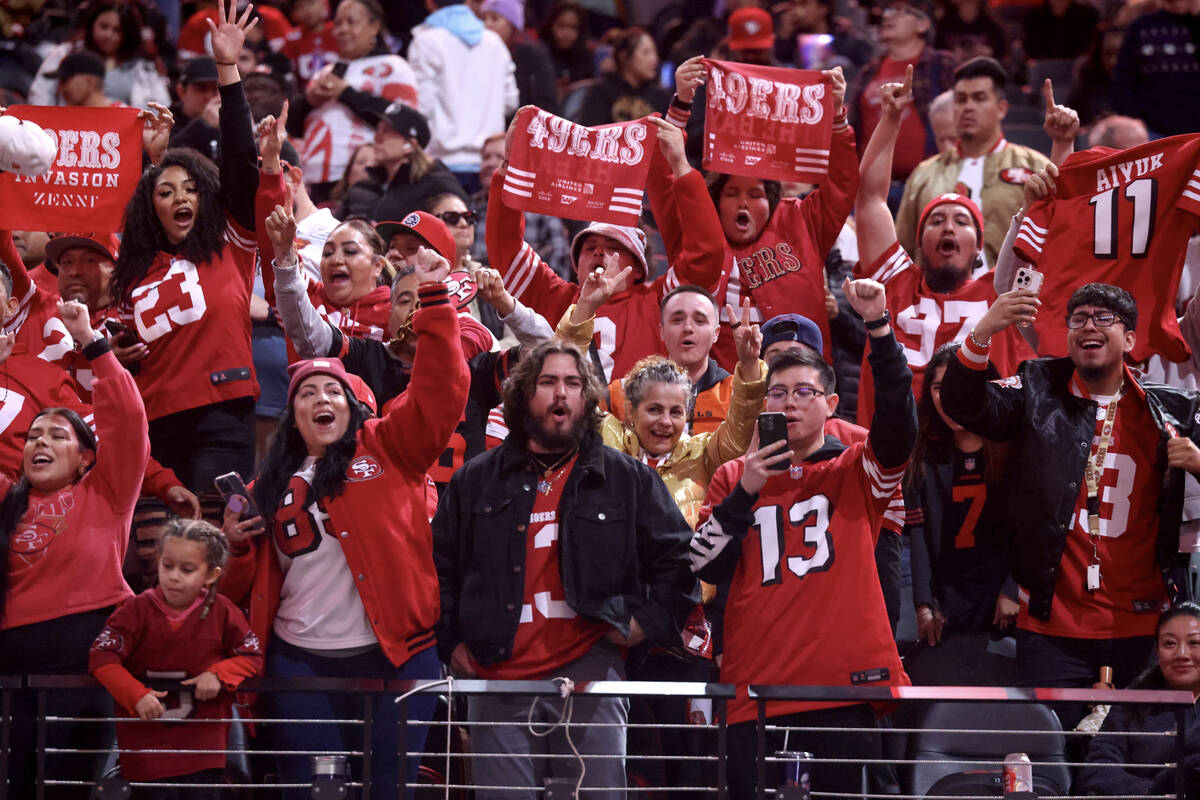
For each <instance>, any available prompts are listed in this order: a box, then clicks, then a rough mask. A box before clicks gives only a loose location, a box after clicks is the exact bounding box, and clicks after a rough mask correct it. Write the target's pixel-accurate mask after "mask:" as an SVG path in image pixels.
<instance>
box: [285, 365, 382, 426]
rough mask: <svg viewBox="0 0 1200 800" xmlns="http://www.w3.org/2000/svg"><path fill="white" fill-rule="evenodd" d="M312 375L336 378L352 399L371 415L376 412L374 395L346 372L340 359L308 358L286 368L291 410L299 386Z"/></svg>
mask: <svg viewBox="0 0 1200 800" xmlns="http://www.w3.org/2000/svg"><path fill="white" fill-rule="evenodd" d="M313 375H328V376H330V377H332V378H336V379H337V380H339V381H341V383H342V384H343V385H344V386H345V387H346V388H347V389H348V390H349V391H351V392H352V393H353V394H354V397H355V398H356V399H357V400H358V401H359V402H360V403H362V404H363V405H365V406H367V407H368V408H370V409H371V411H372V413H374V412H375V411H376V408H377V405H378V404H377V403H376V402H375V393H374V392H372V391H371V389H370V387H368V386H367V384H366V383H365V382H364V381H363V379H362V378H360V377H358V376H357V375H351V374H350V373H349V372H347V371H346V366H345V365H344V364H343V363H342V360H341V359H340V358H309V359H305V360H304V361H297V362H296V363H295V364H292V365H291V366H289V367H288V407H289V408H291V406H292V401H293V400H295V399H296V392H297V390H299V388H300V384H302V383H304V381H305V379H306V378H309V377H311V376H313Z"/></svg>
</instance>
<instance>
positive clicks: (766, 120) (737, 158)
mask: <svg viewBox="0 0 1200 800" xmlns="http://www.w3.org/2000/svg"><path fill="white" fill-rule="evenodd" d="M704 65H705V66H706V67H707V68H708V84H707V85H708V89H707V97H708V107H707V109H706V110H705V116H704V168H705V169H706V170H716V171H717V172H724V173H727V174H730V175H745V176H747V177H750V178H764V179H767V180H777V181H790V182H800V183H821V182H822V181H824V179H825V175H826V173H828V172H829V140H830V138H831V137H832V136H833V117H834V115H835V114H836V113H837V109H835V108H834V107H833V91H832V89H831V86H832V81H831V80H830V79H829V78H827V77H825V76H824V75H822V74H821V72H820V71H818V70H807V69H783V68H781V67H756V66H753V65H751V64H738V63H734V62H731V61H715V60H713V59H711V58H706V59H704Z"/></svg>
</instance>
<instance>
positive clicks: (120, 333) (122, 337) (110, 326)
mask: <svg viewBox="0 0 1200 800" xmlns="http://www.w3.org/2000/svg"><path fill="white" fill-rule="evenodd" d="M104 329H105V330H106V331H108V335H109V336H111V337H113V343H114V344H116V345H117V347H132V346H133V345H135V344H137V334H135V333H134V332H133V331H132V330H130V329H129V327H128V326H127V325H123V324H121V323H120V322H117V321H116V320H115V319H106V320H104Z"/></svg>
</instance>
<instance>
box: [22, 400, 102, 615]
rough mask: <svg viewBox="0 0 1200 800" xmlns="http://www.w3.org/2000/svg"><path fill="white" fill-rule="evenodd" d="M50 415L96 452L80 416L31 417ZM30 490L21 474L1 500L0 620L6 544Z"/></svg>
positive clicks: (61, 412) (64, 412)
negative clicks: (65, 423)
mask: <svg viewBox="0 0 1200 800" xmlns="http://www.w3.org/2000/svg"><path fill="white" fill-rule="evenodd" d="M52 414H53V415H57V416H60V417H62V418H63V419H65V420H66V421H67V423H68V424H70V426H71V428H72V429H73V430H74V431H75V438H76V440H78V442H79V449H80V450H90V451H91V452H93V453H94V452H96V434H94V433H93V432H92V429H91V428H90V427H88V424H87V423H86V422H84V421H83V418H82V417H80V416H79V415H78V414H76V413H75V412H74V411H72V410H71V409H69V408H60V407H58V406H52V407H50V408H43V409H42V410H41V411H39V412H38V415H37V416H36V417H34V418H33V422H34V423H36V422H37V421H38V420H39V419H41V418H42V417H45V416H47V415H52ZM30 427H33V423H30ZM29 490H30V483H29V478H27V477H26V476H25V475H24V474H22V475H21V479H20V480H18V481H17V482H16V483H15V484H13V485H12V488H10V489H9V490H8V494H6V495H5V496H4V499H3V500H0V621H2V620H3V619H4V612H5V610H6V607H7V605H8V552H9V551H8V547H9V541H10V540H11V539H12V535H13V534H14V533H15V532H16V530H17V525H19V524H20V523H21V518H22V517H24V516H25V512H26V511H28V510H29Z"/></svg>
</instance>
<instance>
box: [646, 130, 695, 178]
mask: <svg viewBox="0 0 1200 800" xmlns="http://www.w3.org/2000/svg"><path fill="white" fill-rule="evenodd" d="M646 121H647V122H649V123H650V124H652V125H654V127H656V128H658V149H659V150H660V151H662V154H663V158H665V159H666V160H667V163H668V164H670V165H671V171H672V172H673V173H675V177H676V178H678V177H680V176H681V175H683V174H685V173H686V172H687V171H688V170H690V169H691V168H692V166H691V164H689V163H688V160H687V153H685V152H684V149H683V131H681V130H680V129H679V128H678V127H677V126H675V125H672V124H671V123H669V122H667V121H666V120H665V119H663V118H661V117H646Z"/></svg>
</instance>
